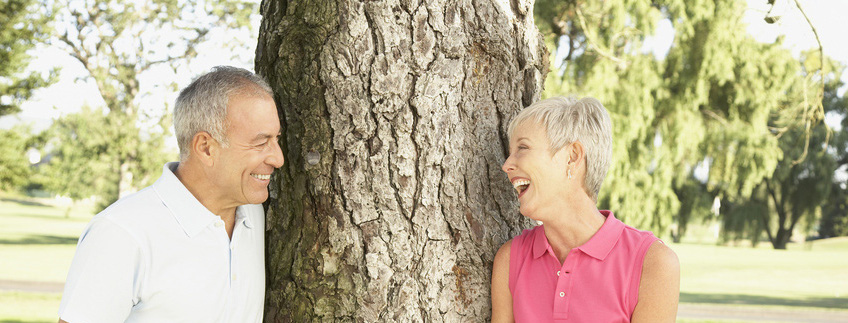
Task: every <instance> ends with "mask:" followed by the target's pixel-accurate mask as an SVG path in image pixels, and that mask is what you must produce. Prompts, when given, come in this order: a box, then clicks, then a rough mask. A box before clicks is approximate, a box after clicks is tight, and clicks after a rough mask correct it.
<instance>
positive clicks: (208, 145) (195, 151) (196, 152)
mask: <svg viewBox="0 0 848 323" xmlns="http://www.w3.org/2000/svg"><path fill="white" fill-rule="evenodd" d="M219 147H220V143H219V142H218V140H216V139H215V138H214V137H212V134H210V133H208V132H206V131H201V132H198V133H196V134H195V135H194V137H192V138H191V155H193V156H196V157H197V160H198V161H200V162H201V163H202V164H204V165H206V166H212V165H214V164H215V157H216V155H217V154H218V149H219Z"/></svg>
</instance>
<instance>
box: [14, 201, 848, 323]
mask: <svg viewBox="0 0 848 323" xmlns="http://www.w3.org/2000/svg"><path fill="white" fill-rule="evenodd" d="M66 210H67V208H65V207H55V206H51V205H49V203H48V202H46V201H44V200H42V201H41V202H39V201H37V200H33V199H29V198H25V197H20V196H13V195H9V194H6V193H0V223H3V225H2V226H0V259H2V264H3V265H2V266H0V280H16V281H39V282H55V283H61V282H63V281H64V279H65V276H66V275H67V271H68V267H69V265H70V263H71V259H72V257H73V253H74V248H75V246H76V241H77V238H78V236H79V234H80V232H82V230H83V229H84V228H85V225H86V224H87V223H88V221H89V220H90V219H91V216H92V212H91V207H90V206H84V207H80V208H77V209H75V210H74V211H73V212H71V213H70V214H69V216H68V217H66V216H65V213H66ZM670 246H671V248H672V249H674V251H675V252H677V255H678V257H679V258H680V265H681V286H680V289H681V291H680V292H681V294H680V299H681V302H684V303H707V304H733V305H734V306H757V307H780V308H798V309H810V308H813V309H820V310H830V311H845V310H848V237H843V238H834V239H828V240H823V241H817V242H814V243H811V244H806V245H799V246H796V245H793V246H791V247H790V249H789V250H772V249H770V248H768V247H767V244H761V245H760V247H758V248H747V247H721V246H715V245H710V244H694V243H687V244H670ZM60 298H61V295H59V293H29V292H26V293H25V292H16V291H0V304H2V305H3V306H0V323H4V322H27V323H30V322H55V321H56V310H57V309H58V306H59V301H60ZM679 322H686V323H709V322H723V323H731V322H735V323H743V321H715V320H696V319H681V320H680V321H679Z"/></svg>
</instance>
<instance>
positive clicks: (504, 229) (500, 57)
mask: <svg viewBox="0 0 848 323" xmlns="http://www.w3.org/2000/svg"><path fill="white" fill-rule="evenodd" d="M261 12H262V15H263V21H262V25H261V27H260V28H261V29H260V35H259V44H258V46H257V59H256V70H257V72H258V73H259V74H260V75H263V76H264V77H265V78H266V79H268V80H269V82H270V83H271V86H272V87H273V88H274V91H275V96H276V100H277V103H278V105H279V112H280V119H281V120H280V122H281V125H282V131H283V139H282V140H281V145H282V146H283V151H284V153H285V157H286V163H285V165H284V166H283V167H282V168H281V169H279V170H278V171H277V172H276V173H275V174H274V176H273V179H272V184H271V187H270V191H271V198H270V199H269V201H268V202H267V207H268V214H267V230H268V232H267V260H268V291H267V295H268V301H267V306H266V321H268V322H290V321H294V322H305V321H336V320H340V321H366V322H374V321H400V322H408V321H414V322H421V321H427V322H467V321H487V320H488V318H489V315H490V305H489V284H490V274H491V264H492V259H493V258H494V254H495V252H496V251H497V248H498V247H499V246H500V245H501V244H502V243H503V242H505V241H506V240H507V239H508V238H510V237H511V236H514V235H517V234H519V233H520V231H521V229H523V228H527V227H529V226H531V225H532V224H531V223H530V221H528V220H527V219H525V218H523V217H522V216H521V215H520V214H519V213H518V212H517V206H518V204H517V200H516V196H515V193H513V192H514V190H513V189H512V186H511V185H510V184H509V182H508V179H507V178H506V176H505V175H504V174H503V173H502V172H501V170H500V167H501V164H502V163H503V161H504V159H505V156H506V154H507V152H508V150H507V146H508V143H507V139H506V127H507V124H508V122H509V120H510V118H511V117H512V116H514V115H515V114H516V113H517V112H518V111H519V110H520V109H522V108H523V107H525V106H527V105H529V104H530V103H532V102H533V101H535V100H537V99H538V98H539V95H540V92H541V86H542V81H543V80H544V77H545V74H546V73H547V60H546V58H547V53H546V50H545V46H544V43H543V42H542V39H541V37H540V36H539V34H538V31H537V30H536V27H535V26H534V24H533V10H532V2H531V0H515V1H497V0H427V1H423V2H416V1H409V0H404V1H397V0H394V1H391V0H390V1H368V2H359V1H350V0H317V1H273V0H266V1H263V3H262V8H261Z"/></svg>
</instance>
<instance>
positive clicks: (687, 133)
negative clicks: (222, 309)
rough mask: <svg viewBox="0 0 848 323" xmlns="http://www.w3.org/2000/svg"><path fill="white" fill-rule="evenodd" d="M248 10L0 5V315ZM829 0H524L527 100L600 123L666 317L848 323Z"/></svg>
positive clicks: (55, 254) (834, 33)
mask: <svg viewBox="0 0 848 323" xmlns="http://www.w3.org/2000/svg"><path fill="white" fill-rule="evenodd" d="M258 6H259V3H258V2H255V1H239V0H235V1H210V2H206V1H203V0H153V1H132V0H111V1H95V0H0V322H55V321H56V311H57V309H58V304H59V300H60V298H61V291H62V287H63V282H64V280H65V275H66V274H67V270H68V267H69V265H70V261H71V258H72V257H73V252H74V248H75V245H76V241H77V238H78V236H79V233H80V232H81V231H82V229H83V228H84V227H85V225H86V223H87V222H88V221H89V220H90V219H91V217H92V216H93V215H94V214H96V213H97V212H99V211H100V210H102V209H103V208H104V207H105V206H108V205H109V204H111V203H112V202H114V201H115V200H117V199H118V198H120V197H122V196H124V195H126V194H130V193H132V192H134V191H136V190H138V189H140V188H143V187H145V186H147V185H150V184H151V183H152V182H153V181H154V180H155V179H156V178H158V176H159V175H160V173H161V167H162V165H163V164H164V163H165V162H167V161H171V160H176V159H177V148H176V140H175V139H174V137H173V129H172V127H171V119H170V110H171V109H172V108H173V102H174V100H175V99H176V95H177V94H178V90H179V89H181V88H182V87H184V86H186V85H187V84H188V83H189V82H190V81H191V79H192V78H193V77H194V76H196V75H198V74H200V73H203V72H205V71H208V70H209V69H210V68H211V67H213V66H216V65H234V66H239V67H243V68H247V69H250V70H253V57H254V53H255V46H256V39H257V34H258V32H259V24H260V21H261V17H260V16H259V15H258V11H259V10H258ZM845 13H848V1H844V0H797V1H796V0H748V1H746V0H686V1H684V0H667V1H659V0H655V1H647V0H627V1H625V0H621V1H564V0H559V1H555V0H538V1H536V5H535V19H536V24H537V26H538V27H539V30H540V32H541V33H542V35H543V36H544V38H545V41H546V44H547V47H548V51H549V53H550V55H549V59H550V69H551V70H550V73H549V74H548V77H547V79H546V81H545V92H544V93H543V97H550V96H555V95H569V94H577V95H581V96H594V97H597V98H598V99H600V101H601V102H603V103H604V105H605V106H606V107H607V109H608V110H609V111H610V114H611V117H612V120H613V128H614V129H613V132H614V134H613V141H614V153H613V156H614V158H615V159H614V161H613V165H612V166H611V169H610V173H609V175H608V176H607V178H606V180H605V182H604V186H603V188H602V189H601V194H600V201H599V204H600V207H601V208H604V209H611V210H614V211H615V212H616V216H617V217H620V218H621V219H622V220H623V221H625V222H626V223H628V224H630V225H632V226H635V227H637V228H641V229H646V230H652V231H653V232H654V233H655V234H657V235H658V236H660V237H661V238H663V239H664V240H665V241H666V242H668V243H669V245H670V246H671V247H672V248H673V249H674V250H675V251H676V252H677V253H678V256H679V257H680V261H681V269H682V273H681V275H682V277H681V279H682V282H681V307H680V315H679V317H680V320H679V321H681V322H848V297H846V296H848V132H846V131H845V130H844V128H845V127H846V126H848V119H846V118H845V117H846V113H848V99H846V98H845V92H846V88H848V86H846V83H848V73H843V72H844V71H845V67H846V66H848V42H846V38H845V33H846V32H848V22H846V18H845Z"/></svg>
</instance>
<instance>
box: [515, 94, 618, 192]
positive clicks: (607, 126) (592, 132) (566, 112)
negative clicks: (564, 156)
mask: <svg viewBox="0 0 848 323" xmlns="http://www.w3.org/2000/svg"><path fill="white" fill-rule="evenodd" d="M528 120H530V121H534V122H535V123H537V124H539V125H540V126H542V127H544V128H545V129H546V133H547V136H548V141H550V147H549V149H550V152H551V154H554V153H556V152H557V151H559V150H560V149H562V148H563V147H565V146H566V145H569V144H571V143H573V142H575V141H579V142H580V143H581V144H583V147H584V148H585V151H586V160H585V162H586V179H585V182H584V183H583V184H584V187H585V189H586V193H588V194H589V196H590V197H591V198H592V200H594V201H595V202H597V201H598V193H599V192H600V191H601V184H602V183H603V182H604V177H606V175H607V170H608V169H609V165H610V160H611V158H612V123H611V121H610V117H609V114H608V113H607V110H606V109H604V106H603V105H602V104H601V102H599V101H598V100H597V99H595V98H591V97H585V98H582V99H579V100H578V99H577V98H574V97H554V98H549V99H545V100H541V101H538V102H536V103H533V104H532V105H530V106H529V107H527V108H526V109H524V110H522V111H521V112H520V113H518V115H517V116H515V118H513V119H512V121H510V123H509V129H508V134H509V137H510V138H512V134H513V132H514V131H515V128H516V127H518V125H520V124H521V123H522V122H524V121H528Z"/></svg>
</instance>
